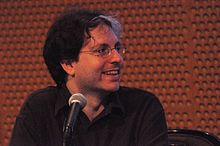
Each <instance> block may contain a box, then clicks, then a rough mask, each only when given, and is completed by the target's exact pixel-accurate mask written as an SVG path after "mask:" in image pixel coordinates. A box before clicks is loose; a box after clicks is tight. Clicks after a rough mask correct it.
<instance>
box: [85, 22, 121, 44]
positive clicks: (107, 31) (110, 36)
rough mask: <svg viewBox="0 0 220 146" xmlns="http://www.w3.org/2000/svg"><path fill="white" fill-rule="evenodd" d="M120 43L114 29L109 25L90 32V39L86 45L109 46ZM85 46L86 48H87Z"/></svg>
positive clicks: (100, 26)
mask: <svg viewBox="0 0 220 146" xmlns="http://www.w3.org/2000/svg"><path fill="white" fill-rule="evenodd" d="M117 41H118V38H117V36H116V34H115V33H114V32H113V30H112V28H111V27H109V26H107V25H104V24H102V25H98V26H97V27H96V28H94V29H92V30H91V31H90V37H89V38H88V39H86V40H85V45H93V46H94V45H98V44H104V43H105V44H109V45H112V44H113V45H114V44H115V43H116V42H117ZM85 45H84V46H85Z"/></svg>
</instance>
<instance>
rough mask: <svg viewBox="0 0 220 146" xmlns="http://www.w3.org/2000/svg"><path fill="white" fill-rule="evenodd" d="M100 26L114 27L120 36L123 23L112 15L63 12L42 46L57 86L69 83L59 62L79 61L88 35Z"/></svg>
mask: <svg viewBox="0 0 220 146" xmlns="http://www.w3.org/2000/svg"><path fill="white" fill-rule="evenodd" d="M100 24H105V25H107V26H109V27H111V28H112V30H113V31H114V33H115V34H116V35H117V36H119V35H120V33H121V24H120V23H119V22H118V21H117V20H116V19H115V18H113V17H112V16H108V15H105V14H103V13H101V12H98V11H90V10H82V9H78V10H76V9H72V10H69V11H66V12H64V13H63V14H62V15H61V16H60V17H58V18H57V19H56V20H55V22H54V23H53V24H52V26H51V27H50V29H49V31H48V34H47V38H46V41H45V44H44V47H43V57H44V60H45V63H46V65H47V68H48V70H49V72H50V74H51V77H52V78H53V79H54V81H55V82H56V84H57V85H58V86H60V85H62V84H63V83H65V82H66V76H67V74H66V72H65V71H64V70H63V68H62V66H61V64H60V63H62V62H63V61H65V62H66V61H67V62H69V63H71V62H74V61H78V58H79V53H80V50H81V48H82V46H83V44H84V41H85V39H86V37H87V38H88V36H89V37H90V34H89V32H90V31H91V30H92V29H94V28H95V27H97V26H98V25H100Z"/></svg>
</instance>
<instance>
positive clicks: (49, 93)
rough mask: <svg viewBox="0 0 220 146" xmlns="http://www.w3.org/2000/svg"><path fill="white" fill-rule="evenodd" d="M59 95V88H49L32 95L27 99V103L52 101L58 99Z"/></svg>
mask: <svg viewBox="0 0 220 146" xmlns="http://www.w3.org/2000/svg"><path fill="white" fill-rule="evenodd" d="M57 93H58V88H57V87H55V86H49V87H47V88H44V89H39V90H37V91H34V92H33V93H31V94H30V96H29V97H28V98H27V101H29V102H35V103H38V102H47V101H51V100H54V99H55V98H56V96H57Z"/></svg>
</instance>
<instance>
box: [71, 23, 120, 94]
mask: <svg viewBox="0 0 220 146" xmlns="http://www.w3.org/2000/svg"><path fill="white" fill-rule="evenodd" d="M90 35H91V38H89V39H88V40H86V42H85V44H84V46H83V48H82V49H81V51H82V52H84V51H85V52H86V51H93V50H94V49H97V48H99V47H100V46H103V45H104V46H106V45H107V46H109V47H111V48H113V47H115V45H117V44H118V43H119V39H118V37H117V36H116V35H115V33H114V32H113V31H112V29H111V28H109V27H108V26H106V25H99V26H98V27H96V28H95V29H93V30H91V31H90ZM122 67H123V58H122V56H121V55H120V54H119V53H118V52H117V51H116V50H112V53H111V54H110V55H109V56H107V57H102V56H95V55H94V54H92V53H80V54H79V60H78V61H77V62H73V63H72V68H73V70H74V74H73V75H72V76H73V78H72V81H71V86H72V89H73V90H74V92H81V93H83V92H97V93H99V92H100V93H102V92H104V93H110V92H113V91H116V90H118V88H119V82H120V73H121V69H122Z"/></svg>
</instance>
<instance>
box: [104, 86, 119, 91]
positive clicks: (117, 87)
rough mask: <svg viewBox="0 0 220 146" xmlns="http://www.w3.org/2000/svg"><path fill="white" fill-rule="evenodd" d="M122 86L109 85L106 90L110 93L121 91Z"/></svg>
mask: <svg viewBox="0 0 220 146" xmlns="http://www.w3.org/2000/svg"><path fill="white" fill-rule="evenodd" d="M119 87H120V85H119V84H114V85H107V86H105V89H106V90H107V91H109V92H115V91H117V90H118V89H119Z"/></svg>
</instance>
